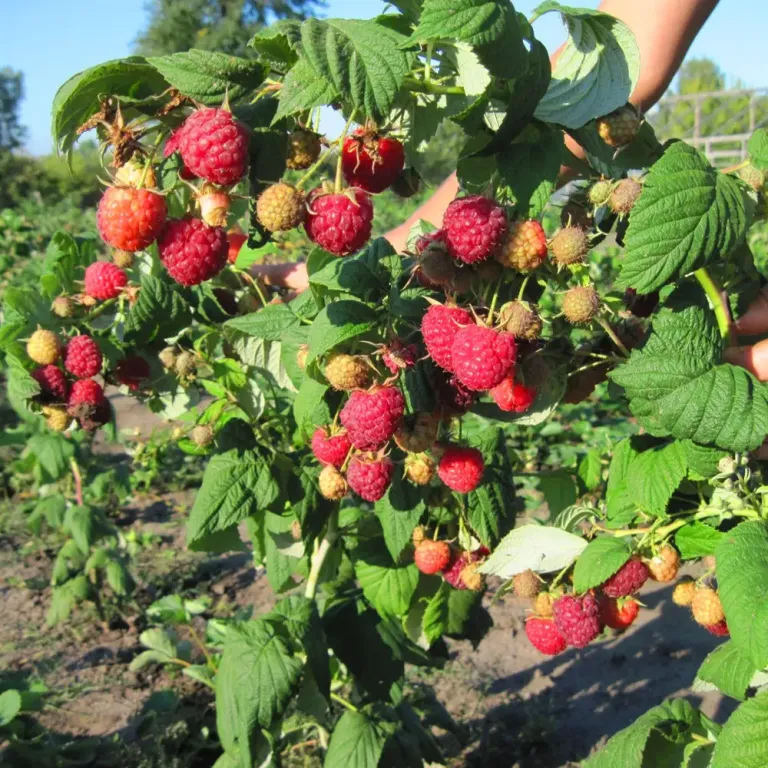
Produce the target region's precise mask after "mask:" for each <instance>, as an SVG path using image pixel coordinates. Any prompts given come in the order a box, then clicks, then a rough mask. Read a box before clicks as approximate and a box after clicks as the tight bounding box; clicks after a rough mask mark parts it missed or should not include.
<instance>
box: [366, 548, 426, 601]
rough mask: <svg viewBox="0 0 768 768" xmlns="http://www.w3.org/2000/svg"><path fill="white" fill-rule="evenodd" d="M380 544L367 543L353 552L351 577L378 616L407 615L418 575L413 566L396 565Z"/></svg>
mask: <svg viewBox="0 0 768 768" xmlns="http://www.w3.org/2000/svg"><path fill="white" fill-rule="evenodd" d="M382 545H383V542H382V541H381V540H379V543H378V544H377V543H375V542H368V543H367V544H366V545H365V546H364V547H359V548H358V549H357V550H355V552H354V554H353V556H354V561H355V575H356V576H357V579H358V581H359V582H360V586H361V588H362V590H363V594H364V595H365V597H366V599H367V600H368V601H369V602H370V603H371V604H372V605H373V607H374V608H375V609H376V611H377V612H378V613H379V614H380V615H382V616H402V615H403V614H405V613H407V611H408V606H409V605H410V604H411V598H412V597H413V593H414V592H415V591H416V584H417V583H418V581H419V572H418V570H417V569H416V566H415V565H413V564H410V565H398V564H397V563H395V562H394V561H393V559H392V557H391V555H390V554H389V553H388V552H387V551H386V550H385V549H384V548H383V546H382Z"/></svg>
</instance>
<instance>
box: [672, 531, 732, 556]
mask: <svg viewBox="0 0 768 768" xmlns="http://www.w3.org/2000/svg"><path fill="white" fill-rule="evenodd" d="M722 538H723V534H722V533H721V532H720V531H718V530H717V529H716V528H712V526H709V525H706V524H705V523H701V522H698V521H694V522H692V523H688V525H686V526H685V527H684V528H681V529H680V530H679V531H677V533H676V534H675V546H676V547H677V549H678V550H679V552H680V557H681V558H682V559H683V560H693V559H694V558H697V557H705V556H706V555H714V554H715V549H716V548H717V545H718V544H719V543H720V540H721V539H722Z"/></svg>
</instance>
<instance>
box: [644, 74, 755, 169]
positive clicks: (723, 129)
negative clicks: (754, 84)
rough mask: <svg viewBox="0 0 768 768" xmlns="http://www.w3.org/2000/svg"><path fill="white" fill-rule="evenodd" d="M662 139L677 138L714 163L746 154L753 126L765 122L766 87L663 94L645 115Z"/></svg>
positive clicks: (731, 161) (722, 163)
mask: <svg viewBox="0 0 768 768" xmlns="http://www.w3.org/2000/svg"><path fill="white" fill-rule="evenodd" d="M646 117H647V119H648V121H649V122H650V123H651V125H652V126H653V128H654V130H655V131H656V133H657V134H658V135H659V137H660V138H662V139H670V138H680V139H685V140H686V141H687V142H688V143H690V144H693V146H695V147H696V148H697V149H700V150H701V151H703V152H704V153H705V154H706V156H707V158H708V159H709V161H710V162H711V163H712V164H713V165H715V166H716V167H723V166H726V165H732V164H735V163H739V162H741V161H743V160H745V159H746V158H747V142H748V141H749V138H750V136H751V135H752V133H753V132H754V131H755V129H757V128H760V127H761V126H764V125H768V87H766V88H752V89H734V90H730V91H710V92H704V93H691V94H681V95H676V96H666V97H664V98H663V99H662V100H661V101H660V102H659V103H658V104H657V105H656V106H655V107H654V108H653V109H652V110H650V111H649V113H648V115H647V116H646Z"/></svg>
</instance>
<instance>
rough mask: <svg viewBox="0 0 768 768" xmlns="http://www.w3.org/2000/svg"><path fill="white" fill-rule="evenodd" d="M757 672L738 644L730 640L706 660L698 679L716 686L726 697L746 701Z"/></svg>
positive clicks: (700, 668) (697, 675)
mask: <svg viewBox="0 0 768 768" xmlns="http://www.w3.org/2000/svg"><path fill="white" fill-rule="evenodd" d="M756 671H757V670H756V669H755V665H754V664H753V663H752V661H751V660H750V659H749V658H748V657H747V656H745V655H744V654H743V653H742V651H741V650H739V648H738V647H737V645H736V643H734V642H733V640H728V641H726V642H725V643H723V644H722V645H720V646H718V647H717V648H715V650H714V651H712V653H710V654H709V656H707V658H706V659H704V661H703V663H702V665H701V666H700V667H699V671H698V672H697V673H696V677H697V678H698V679H699V680H704V682H707V683H712V684H713V685H716V686H717V687H718V689H719V690H720V691H721V692H722V693H724V694H725V695H726V696H731V697H733V698H734V699H738V700H739V701H744V699H745V698H746V694H747V688H749V684H750V682H751V680H752V677H753V676H754V674H755V672H756Z"/></svg>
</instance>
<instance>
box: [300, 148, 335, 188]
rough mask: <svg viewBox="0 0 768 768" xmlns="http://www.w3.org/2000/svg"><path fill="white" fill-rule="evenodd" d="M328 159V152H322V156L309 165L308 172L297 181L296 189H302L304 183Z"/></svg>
mask: <svg viewBox="0 0 768 768" xmlns="http://www.w3.org/2000/svg"><path fill="white" fill-rule="evenodd" d="M327 159H328V153H327V152H321V153H320V157H318V158H317V160H315V162H314V163H312V165H310V166H309V168H308V169H307V172H306V173H305V174H304V175H303V176H302V177H301V178H300V179H299V180H298V181H297V182H296V189H301V188H302V187H303V186H304V183H305V182H306V181H308V180H309V179H311V178H312V177H313V176H314V175H315V173H316V172H317V169H318V168H319V167H320V166H321V165H322V164H323V163H324V162H325V161H326V160H327Z"/></svg>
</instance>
